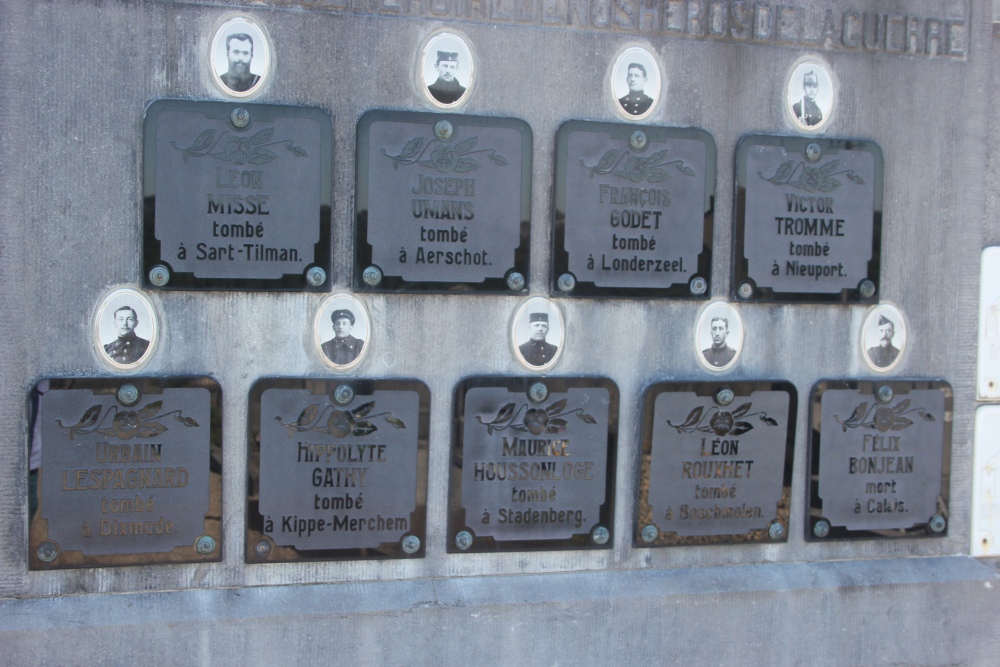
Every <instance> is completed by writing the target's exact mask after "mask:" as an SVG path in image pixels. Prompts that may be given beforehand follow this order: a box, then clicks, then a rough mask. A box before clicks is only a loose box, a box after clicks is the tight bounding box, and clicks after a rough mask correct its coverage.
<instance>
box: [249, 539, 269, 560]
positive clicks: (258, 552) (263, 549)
mask: <svg viewBox="0 0 1000 667" xmlns="http://www.w3.org/2000/svg"><path fill="white" fill-rule="evenodd" d="M253 553H254V555H255V556H257V558H260V559H264V558H267V557H268V556H270V555H271V543H270V542H268V541H267V540H260V541H259V542H257V544H255V545H253Z"/></svg>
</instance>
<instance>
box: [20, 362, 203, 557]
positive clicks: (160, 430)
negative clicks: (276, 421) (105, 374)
mask: <svg viewBox="0 0 1000 667" xmlns="http://www.w3.org/2000/svg"><path fill="white" fill-rule="evenodd" d="M29 403H30V406H31V410H30V413H31V438H30V447H31V452H30V455H29V484H28V489H29V498H28V506H29V548H28V566H29V568H30V569H32V570H50V569H63V568H80V567H105V566H117V565H154V564H169V563H190V562H204V561H218V560H221V559H222V390H221V389H220V387H219V385H218V383H217V382H216V381H215V380H213V379H212V378H209V377H166V378H149V377H130V378H53V379H48V380H42V381H40V382H39V383H38V384H37V385H36V386H35V389H34V390H33V391H32V392H31V396H30V401H29Z"/></svg>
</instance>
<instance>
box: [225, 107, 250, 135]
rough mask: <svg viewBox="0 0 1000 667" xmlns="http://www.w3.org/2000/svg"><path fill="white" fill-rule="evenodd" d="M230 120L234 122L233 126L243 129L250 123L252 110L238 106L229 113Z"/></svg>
mask: <svg viewBox="0 0 1000 667" xmlns="http://www.w3.org/2000/svg"><path fill="white" fill-rule="evenodd" d="M229 122H230V123H232V124H233V127H235V128H237V129H240V130H242V129H243V128H244V127H246V126H247V125H249V124H250V112H249V111H247V110H246V109H244V108H243V107H237V108H235V109H233V112H232V113H231V114H229Z"/></svg>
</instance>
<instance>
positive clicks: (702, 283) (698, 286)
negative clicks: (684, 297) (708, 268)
mask: <svg viewBox="0 0 1000 667" xmlns="http://www.w3.org/2000/svg"><path fill="white" fill-rule="evenodd" d="M688 286H689V287H690V288H691V294H694V295H695V296H700V295H702V294H704V293H705V291H706V290H707V289H708V281H707V280H705V279H704V278H702V277H701V276H695V277H694V278H692V279H691V283H690V284H689V285H688Z"/></svg>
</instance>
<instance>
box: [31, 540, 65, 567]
mask: <svg viewBox="0 0 1000 667" xmlns="http://www.w3.org/2000/svg"><path fill="white" fill-rule="evenodd" d="M35 553H36V554H38V560H40V561H42V562H43V563H51V562H52V561H54V560H55V559H56V558H59V547H57V546H56V545H55V543H54V542H42V543H41V544H39V545H38V550H37V551H36V552H35Z"/></svg>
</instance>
